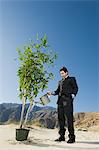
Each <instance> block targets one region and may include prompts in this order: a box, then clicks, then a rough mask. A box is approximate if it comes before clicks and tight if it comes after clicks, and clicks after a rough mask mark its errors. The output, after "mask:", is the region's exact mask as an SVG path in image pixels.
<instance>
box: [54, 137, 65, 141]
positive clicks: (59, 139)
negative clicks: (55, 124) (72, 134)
mask: <svg viewBox="0 0 99 150" xmlns="http://www.w3.org/2000/svg"><path fill="white" fill-rule="evenodd" d="M55 141H56V142H61V141H65V137H59V138H58V139H56V140H55Z"/></svg>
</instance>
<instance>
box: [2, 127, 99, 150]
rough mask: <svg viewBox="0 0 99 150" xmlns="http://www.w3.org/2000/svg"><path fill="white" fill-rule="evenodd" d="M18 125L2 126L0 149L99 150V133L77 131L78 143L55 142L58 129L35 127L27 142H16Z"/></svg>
mask: <svg viewBox="0 0 99 150" xmlns="http://www.w3.org/2000/svg"><path fill="white" fill-rule="evenodd" d="M16 128H18V126H17V125H13V124H10V125H0V149H2V150H99V131H97V132H95V131H75V134H76V142H75V143H73V144H67V143H66V141H67V140H68V132H66V141H63V142H55V141H54V140H55V139H56V138H58V136H59V135H58V129H45V128H40V127H36V126H33V127H32V128H31V129H30V132H29V136H28V140H27V141H16V139H15V134H16V130H15V129H16Z"/></svg>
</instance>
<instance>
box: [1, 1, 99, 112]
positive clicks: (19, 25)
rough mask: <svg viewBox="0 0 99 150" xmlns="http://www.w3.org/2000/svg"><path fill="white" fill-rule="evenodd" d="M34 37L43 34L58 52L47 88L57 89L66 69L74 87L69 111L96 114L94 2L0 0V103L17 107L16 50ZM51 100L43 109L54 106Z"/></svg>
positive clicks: (97, 22) (97, 15)
mask: <svg viewBox="0 0 99 150" xmlns="http://www.w3.org/2000/svg"><path fill="white" fill-rule="evenodd" d="M36 33H38V34H39V35H40V36H42V35H43V34H44V33H46V34H47V36H48V41H49V43H50V45H51V46H52V48H53V49H54V50H55V51H56V52H57V53H58V59H57V60H56V62H55V64H56V65H55V68H52V70H51V71H52V72H53V73H54V74H55V79H54V80H52V81H50V83H49V88H48V90H55V89H56V88H57V83H58V80H60V78H61V77H60V74H59V70H60V68H61V67H62V66H66V67H67V68H68V70H69V75H70V76H75V77H76V79H77V83H78V86H79V92H78V95H77V97H76V98H75V101H74V111H75V112H83V111H88V112H89V111H99V92H98V91H99V61H98V60H99V52H98V51H99V2H98V1H80V2H79V1H69V2H68V1H32V0H31V1H26V0H25V1H22V0H19V1H3V0H1V1H0V70H1V71H0V103H3V102H13V103H14V102H15V103H20V100H19V98H18V91H17V88H18V78H17V69H18V62H17V61H15V60H14V59H15V58H17V52H16V48H17V47H20V46H23V45H24V44H26V43H28V41H29V39H30V38H33V37H34V36H35V35H36ZM45 93H46V91H44V92H43V93H40V94H39V95H38V99H39V97H40V96H41V95H43V94H45ZM56 101H57V96H56V97H51V103H50V104H49V105H50V106H53V107H57V105H56Z"/></svg>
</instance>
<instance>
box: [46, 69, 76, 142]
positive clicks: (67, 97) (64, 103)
mask: <svg viewBox="0 0 99 150" xmlns="http://www.w3.org/2000/svg"><path fill="white" fill-rule="evenodd" d="M60 75H61V77H62V80H60V81H59V83H58V88H57V90H56V91H54V92H50V91H49V92H48V95H54V96H55V95H58V101H57V104H58V122H59V135H60V136H59V138H58V139H56V140H55V141H59V142H61V141H65V131H66V128H65V123H66V121H67V127H68V132H69V134H68V137H69V139H68V141H67V143H74V142H75V133H74V125H73V100H74V98H75V96H76V94H77V92H78V85H77V82H76V79H75V77H70V76H69V72H68V70H67V68H66V67H63V68H61V69H60Z"/></svg>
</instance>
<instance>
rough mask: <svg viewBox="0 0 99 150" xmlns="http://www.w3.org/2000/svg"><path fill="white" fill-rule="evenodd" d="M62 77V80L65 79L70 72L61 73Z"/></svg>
mask: <svg viewBox="0 0 99 150" xmlns="http://www.w3.org/2000/svg"><path fill="white" fill-rule="evenodd" d="M60 75H61V77H62V78H65V77H66V76H67V75H68V72H64V71H63V70H62V71H60Z"/></svg>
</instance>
